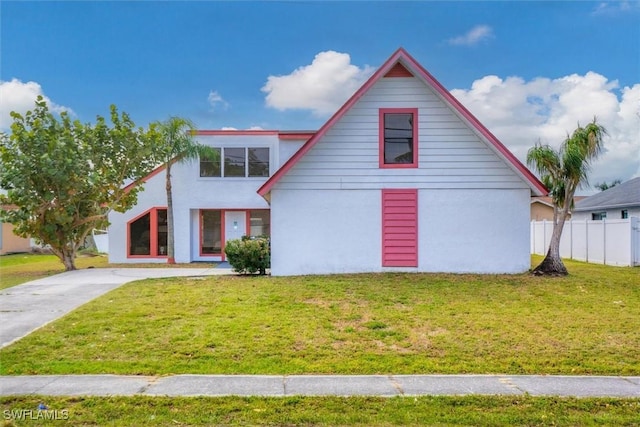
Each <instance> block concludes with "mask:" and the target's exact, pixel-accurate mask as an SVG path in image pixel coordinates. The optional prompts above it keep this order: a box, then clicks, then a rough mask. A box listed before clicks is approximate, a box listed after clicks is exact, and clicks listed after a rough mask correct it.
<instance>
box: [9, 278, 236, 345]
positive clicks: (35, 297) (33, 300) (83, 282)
mask: <svg viewBox="0 0 640 427" xmlns="http://www.w3.org/2000/svg"><path fill="white" fill-rule="evenodd" d="M223 274H232V273H231V269H230V268H91V269H86V270H76V271H68V272H65V273H60V274H56V275H54V276H49V277H45V278H43V279H38V280H34V281H31V282H27V283H23V284H22V285H18V286H13V287H11V288H7V289H3V290H0V308H1V309H0V348H3V347H6V346H8V345H9V344H11V343H13V342H15V341H17V340H19V339H20V338H23V337H24V336H26V335H28V334H30V333H31V332H33V331H34V330H36V329H38V328H41V327H42V326H44V325H46V324H47V323H49V322H52V321H53V320H56V319H58V318H60V317H62V316H64V315H65V314H67V313H69V312H70V311H71V310H74V309H76V308H77V307H79V306H81V305H83V304H86V303H88V302H89V301H91V300H92V299H95V298H97V297H99V296H101V295H104V294H105V293H107V292H109V291H111V290H113V289H116V288H118V287H120V286H122V285H124V284H125V283H129V282H132V281H134V280H142V279H150V278H161V277H177V276H211V275H223Z"/></svg>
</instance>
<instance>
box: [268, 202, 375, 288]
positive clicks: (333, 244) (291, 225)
mask: <svg viewBox="0 0 640 427" xmlns="http://www.w3.org/2000/svg"><path fill="white" fill-rule="evenodd" d="M271 200H272V208H271V227H272V230H273V234H272V237H271V254H272V258H271V274H272V275H274V276H289V275H300V274H325V273H359V272H371V271H381V259H382V255H381V254H382V242H381V240H380V238H381V237H380V236H381V233H382V230H381V226H380V221H381V209H380V203H381V192H380V191H379V190H377V191H374V190H368V191H367V190H364V191H363V190H353V191H345V190H328V191H298V190H291V191H280V190H274V191H273V192H272V193H271Z"/></svg>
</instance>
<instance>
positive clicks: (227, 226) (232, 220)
mask: <svg viewBox="0 0 640 427" xmlns="http://www.w3.org/2000/svg"><path fill="white" fill-rule="evenodd" d="M245 234H247V213H246V212H245V211H226V212H225V213H224V241H225V243H226V242H228V241H229V240H233V239H240V238H241V237H242V236H244V235H245Z"/></svg>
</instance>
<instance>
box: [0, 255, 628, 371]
mask: <svg viewBox="0 0 640 427" xmlns="http://www.w3.org/2000/svg"><path fill="white" fill-rule="evenodd" d="M536 261H539V258H536V259H534V262H536ZM567 267H568V268H569V271H570V272H571V275H570V276H568V277H565V278H540V277H533V276H530V275H528V274H522V275H513V276H512V275H452V274H358V275H341V276H308V277H285V278H270V277H237V276H230V277H210V278H202V279H197V280H195V279H185V278H175V279H159V280H147V281H141V282H135V283H130V284H127V285H125V286H123V287H121V288H119V289H117V290H115V291H112V292H110V293H109V294H107V295H105V296H103V297H101V298H98V299H97V300H94V301H92V302H91V303H89V304H87V305H85V306H83V307H81V308H79V309H78V310H75V311H74V312H72V313H70V314H69V315H67V316H65V317H64V318H62V319H60V320H58V321H56V322H53V323H51V324H49V325H47V326H45V327H43V328H42V329H40V330H38V331H37V332H35V333H33V334H31V335H29V336H27V337H26V338H24V339H22V340H20V341H18V342H16V343H15V344H12V345H11V346H9V347H7V348H5V349H3V350H1V351H0V360H1V361H2V362H1V366H0V373H2V374H4V375H21V374H94V373H96V374H97V373H113V374H145V375H165V374H183V373H193V374H311V373H317V374H414V373H420V374H428V373H442V374H460V373H479V374H490V373H496V374H498V373H501V374H599V375H640V352H638V349H639V348H640V269H637V268H636V269H633V268H616V267H606V266H600V265H592V264H584V263H578V262H567Z"/></svg>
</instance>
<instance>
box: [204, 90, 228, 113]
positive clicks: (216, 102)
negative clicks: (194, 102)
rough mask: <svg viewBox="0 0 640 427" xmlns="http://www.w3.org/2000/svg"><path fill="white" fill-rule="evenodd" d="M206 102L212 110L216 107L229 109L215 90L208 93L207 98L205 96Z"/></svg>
mask: <svg viewBox="0 0 640 427" xmlns="http://www.w3.org/2000/svg"><path fill="white" fill-rule="evenodd" d="M207 102H208V103H209V105H210V106H211V108H212V109H215V108H216V107H218V106H220V107H222V108H223V109H225V110H226V109H227V108H229V103H228V102H227V101H225V100H224V99H223V98H222V96H221V95H220V94H219V93H218V91H215V90H212V91H210V92H209V96H207Z"/></svg>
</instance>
